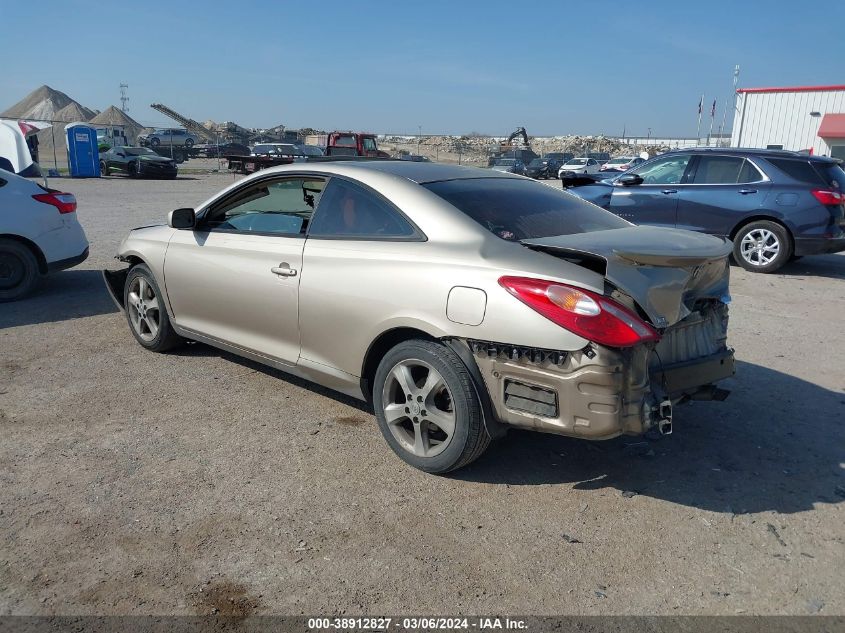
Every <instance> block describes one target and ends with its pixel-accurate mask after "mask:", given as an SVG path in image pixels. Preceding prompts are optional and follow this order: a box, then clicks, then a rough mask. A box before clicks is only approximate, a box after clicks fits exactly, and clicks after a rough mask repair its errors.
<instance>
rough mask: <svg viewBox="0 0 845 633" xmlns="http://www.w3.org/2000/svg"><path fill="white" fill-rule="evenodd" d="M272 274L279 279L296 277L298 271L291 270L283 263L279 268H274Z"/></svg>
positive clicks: (271, 270)
mask: <svg viewBox="0 0 845 633" xmlns="http://www.w3.org/2000/svg"><path fill="white" fill-rule="evenodd" d="M270 272H271V273H273V274H274V275H278V276H279V277H296V269H295V268H291V267H290V266H288V265H287V264H286V263H284V262H282V263H281V264H279V265H278V266H273V267H272V268H271V269H270Z"/></svg>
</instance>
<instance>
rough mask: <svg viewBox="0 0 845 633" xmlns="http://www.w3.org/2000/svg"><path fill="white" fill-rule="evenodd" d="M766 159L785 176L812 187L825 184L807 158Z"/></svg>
mask: <svg viewBox="0 0 845 633" xmlns="http://www.w3.org/2000/svg"><path fill="white" fill-rule="evenodd" d="M766 160H768V161H769V162H770V163H771V164H772V165H774V166H775V167H777V168H778V169H780V170H781V171H782V172H784V173H785V174H786V175H787V176H789V177H790V178H793V179H795V180H797V181H799V182H803V183H806V184H808V185H813V186H814V187H818V186H824V185H825V184H827V183H825V181H824V179H823V178H822V177H821V175H820V174H819V172H817V171H816V170H815V169H814V168H813V166H812V165H811V164H810V161H808V160H794V159H789V158H767V159H766Z"/></svg>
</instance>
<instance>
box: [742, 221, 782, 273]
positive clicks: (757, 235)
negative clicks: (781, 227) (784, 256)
mask: <svg viewBox="0 0 845 633" xmlns="http://www.w3.org/2000/svg"><path fill="white" fill-rule="evenodd" d="M780 249H781V243H780V240H779V239H778V236H777V235H775V234H774V233H773V232H772V231H769V230H768V229H752V230H751V231H749V232H748V233H746V234H745V235H744V236H743V238H742V241H741V242H740V254H741V255H742V258H743V259H744V260H745V261H747V262H748V263H749V264H751V265H752V266H766V265H767V264H770V263H771V262H772V261H774V260H775V258H776V257H777V256H778V254H779V253H780Z"/></svg>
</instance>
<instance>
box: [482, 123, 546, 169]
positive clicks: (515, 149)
mask: <svg viewBox="0 0 845 633" xmlns="http://www.w3.org/2000/svg"><path fill="white" fill-rule="evenodd" d="M519 137H522V142H521V143H514V139H517V138H519ZM500 158H519V159H521V160H522V162H523V163H525V164H526V165H527V164H528V163H530V162H531V161H532V160H534V159H535V158H537V154H536V153H535V152H534V150H532V149H531V142H530V141H529V140H528V132H526V131H525V128H524V127H518V128H516V130H514V131H513V132H512V133H511V135H510V136H508V138H507V139H505V140H504V141H503V142H502V143H501V144H500V145H499V147H498V148H497V150H496V151H494V152H493V153H492V154H491V155H490V157H489V158H488V159H487V166H488V167H492V166H493V163H495V162H496V161H497V160H499V159H500Z"/></svg>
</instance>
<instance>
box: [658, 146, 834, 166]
mask: <svg viewBox="0 0 845 633" xmlns="http://www.w3.org/2000/svg"><path fill="white" fill-rule="evenodd" d="M667 154H727V155H730V154H735V155H736V156H749V155H750V156H760V157H762V158H766V157H772V158H800V159H802V160H815V161H818V162H822V163H836V162H838V161H837V159H835V158H830V157H828V156H815V155H812V154H802V153H801V152H793V151H790V150H785V149H761V148H759V147H690V148H688V149H673V150H671V151H669V152H666V154H661V156H666V155H667Z"/></svg>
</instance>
